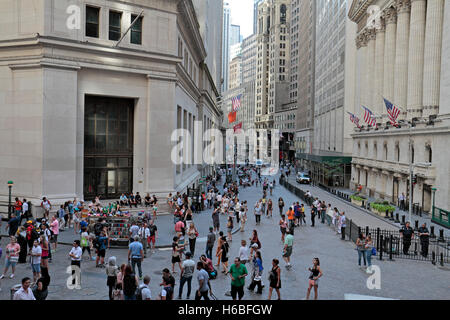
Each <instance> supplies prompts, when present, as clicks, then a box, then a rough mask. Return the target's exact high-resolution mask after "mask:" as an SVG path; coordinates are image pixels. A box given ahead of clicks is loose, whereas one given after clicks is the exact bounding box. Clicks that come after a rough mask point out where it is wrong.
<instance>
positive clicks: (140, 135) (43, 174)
mask: <svg viewBox="0 0 450 320" xmlns="http://www.w3.org/2000/svg"><path fill="white" fill-rule="evenodd" d="M216 2H217V4H218V5H219V7H218V9H217V10H219V16H221V15H222V13H221V11H222V6H221V1H216ZM70 5H75V7H74V6H72V7H71V8H72V9H73V10H74V11H73V12H74V14H75V15H74V17H75V18H74V19H75V20H70V21H69V20H68V18H69V17H70V14H67V13H66V12H67V10H68V7H69V6H70ZM77 8H79V16H77ZM0 11H1V12H3V13H8V14H5V15H4V17H3V19H2V20H1V21H0V86H1V88H2V91H1V93H0V112H1V114H2V117H1V118H0V130H1V134H0V144H1V145H2V148H1V150H0V180H2V181H3V180H4V181H7V180H13V181H14V183H15V185H14V190H13V192H14V195H17V196H19V197H26V198H27V199H30V200H32V201H33V202H36V203H40V201H39V199H41V198H42V197H43V196H46V197H48V198H49V199H50V200H52V201H53V203H54V204H57V203H61V202H64V201H66V200H68V199H73V198H74V197H77V198H79V199H80V198H81V199H89V198H93V197H94V196H96V195H101V196H102V197H103V198H118V197H119V196H120V194H121V193H122V192H131V191H133V192H137V191H139V192H140V193H141V194H145V193H147V192H149V193H152V194H157V195H160V196H166V195H167V194H168V193H169V192H176V191H184V190H185V189H186V187H187V186H188V185H192V184H194V183H196V182H197V181H198V180H199V179H200V178H201V175H202V174H206V173H208V172H209V171H210V170H211V168H210V167H209V166H206V165H205V163H204V162H202V161H200V163H196V162H194V161H189V163H183V164H180V165H176V164H174V163H173V162H172V161H171V155H172V151H173V150H174V148H175V146H176V145H177V142H176V141H172V140H171V135H172V132H173V131H174V130H175V129H177V128H184V129H186V130H188V131H189V132H190V135H188V136H185V139H184V142H183V143H184V146H186V147H187V146H194V142H198V143H199V145H200V146H201V145H202V140H201V139H202V135H201V133H202V132H203V130H204V129H207V128H215V127H218V126H219V124H220V122H221V117H222V114H221V112H220V110H219V109H218V108H217V99H218V97H219V92H218V90H217V88H218V87H219V86H220V83H216V81H217V80H216V79H217V70H220V69H221V66H215V67H214V68H212V69H211V70H213V72H214V74H212V73H211V70H210V69H209V66H208V65H207V64H206V63H205V62H206V60H205V59H206V57H207V53H206V49H205V45H204V39H202V34H201V31H200V28H199V21H198V19H197V16H196V10H195V7H194V5H193V3H192V1H191V0H182V1H175V0H169V1H168V0H154V1H144V0H133V1H123V0H122V1H116V0H110V1H104V0H90V1H85V0H76V1H73V0H72V1H69V0H36V1H33V5H32V6H30V5H28V4H27V1H22V0H21V1H16V0H7V1H2V2H1V3H0ZM141 13H142V15H140V14H141ZM77 17H78V18H79V21H80V23H79V25H78V26H77ZM136 18H137V19H138V20H136V21H137V23H136V24H135V25H134V26H133V27H132V28H131V30H130V32H128V33H127V34H126V35H125V37H124V38H123V39H122V41H121V42H120V44H118V40H119V38H120V36H121V35H123V34H124V33H125V31H126V30H127V29H128V28H129V26H130V25H131V22H132V21H134V20H135V19H136ZM71 21H72V22H71ZM73 21H75V22H74V23H73ZM219 21H221V20H220V19H219ZM71 23H72V24H71ZM214 23H217V21H215V22H214ZM218 30H219V31H220V30H221V27H220V28H219V29H218ZM214 38H216V37H215V36H214ZM117 44H118V45H117ZM208 47H209V45H208ZM212 48H214V46H213V44H212V43H211V47H209V49H210V50H218V52H219V53H218V55H219V56H220V51H221V48H220V47H219V48H217V46H216V48H215V49H212ZM210 54H214V53H212V52H210ZM197 121H200V124H201V125H200V128H199V130H198V131H196V130H195V123H196V122H197ZM199 149H201V148H199ZM185 150H187V148H186V149H185ZM201 152H202V150H197V153H198V154H197V156H199V155H200V153H201ZM195 158H196V157H195V154H194V153H193V152H191V153H190V154H189V157H185V160H186V159H190V160H194V159H195ZM200 159H201V158H200ZM186 162H187V161H186ZM6 194H7V189H6V188H5V189H4V190H3V191H0V196H6Z"/></svg>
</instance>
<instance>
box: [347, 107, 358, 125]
mask: <svg viewBox="0 0 450 320" xmlns="http://www.w3.org/2000/svg"><path fill="white" fill-rule="evenodd" d="M347 113H348V114H349V115H350V121H351V122H353V123H354V124H355V125H356V126H357V127H358V128H361V126H360V125H359V118H358V117H357V116H355V115H354V114H353V113H351V112H348V111H347Z"/></svg>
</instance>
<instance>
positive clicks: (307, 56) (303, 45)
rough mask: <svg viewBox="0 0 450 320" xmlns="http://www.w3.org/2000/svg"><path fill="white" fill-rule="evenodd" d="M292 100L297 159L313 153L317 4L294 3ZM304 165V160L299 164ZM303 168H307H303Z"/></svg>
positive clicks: (311, 0) (311, 1)
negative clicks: (294, 110)
mask: <svg viewBox="0 0 450 320" xmlns="http://www.w3.org/2000/svg"><path fill="white" fill-rule="evenodd" d="M291 5H292V13H291V17H292V19H291V74H290V80H291V83H290V88H289V98H290V99H291V101H292V104H293V105H295V106H296V107H297V116H296V136H295V147H296V153H297V159H299V158H301V154H310V153H311V152H312V142H313V133H314V121H313V118H314V101H315V96H314V88H315V61H316V0H304V1H299V0H292V1H291ZM302 162H304V161H303V160H301V161H300V163H302ZM303 165H304V164H303Z"/></svg>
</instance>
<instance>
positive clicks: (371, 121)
mask: <svg viewBox="0 0 450 320" xmlns="http://www.w3.org/2000/svg"><path fill="white" fill-rule="evenodd" d="M362 107H363V109H364V121H365V122H366V123H367V124H368V125H369V126H372V127H375V128H376V127H377V120H376V119H375V117H374V116H373V112H372V111H370V110H369V109H368V108H366V107H364V106H362Z"/></svg>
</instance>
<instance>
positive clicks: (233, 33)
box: [230, 24, 241, 46]
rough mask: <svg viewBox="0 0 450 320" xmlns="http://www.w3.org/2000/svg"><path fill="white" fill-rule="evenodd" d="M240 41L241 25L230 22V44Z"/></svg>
mask: <svg viewBox="0 0 450 320" xmlns="http://www.w3.org/2000/svg"><path fill="white" fill-rule="evenodd" d="M238 43H241V26H238V25H235V24H232V25H231V26H230V46H232V45H235V44H238Z"/></svg>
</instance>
